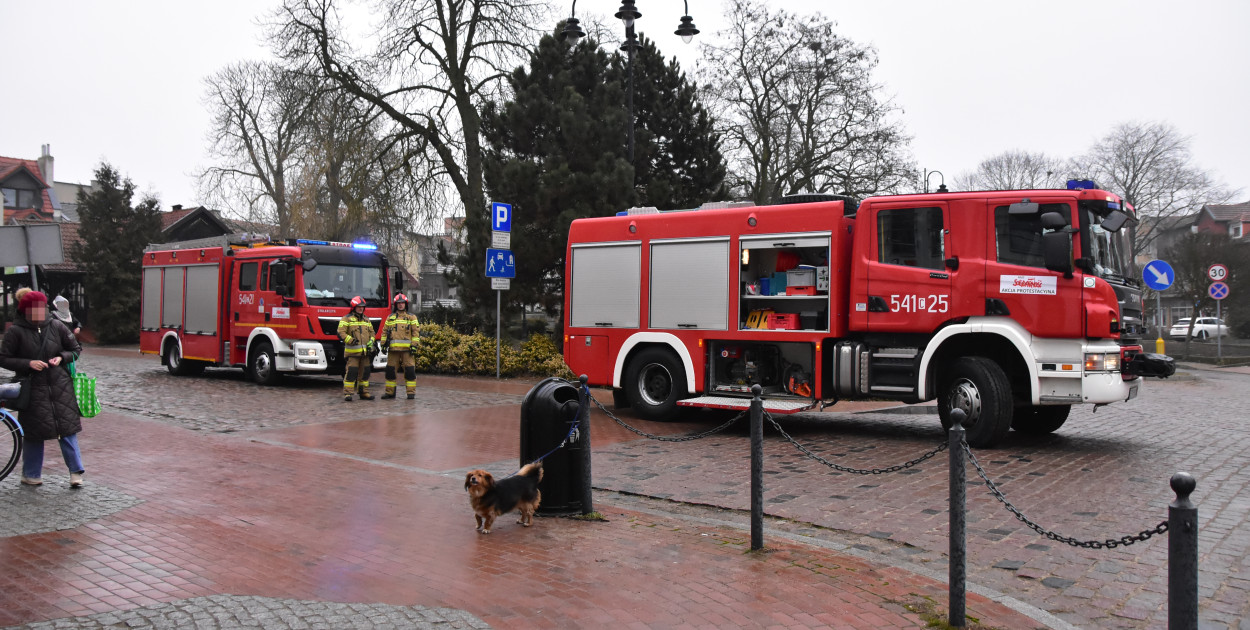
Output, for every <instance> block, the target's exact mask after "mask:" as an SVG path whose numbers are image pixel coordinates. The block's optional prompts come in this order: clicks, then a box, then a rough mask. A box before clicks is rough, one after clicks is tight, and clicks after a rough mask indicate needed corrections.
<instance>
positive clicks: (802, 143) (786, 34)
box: [699, 0, 917, 203]
mask: <svg viewBox="0 0 1250 630" xmlns="http://www.w3.org/2000/svg"><path fill="white" fill-rule="evenodd" d="M727 11H728V12H729V17H730V20H731V24H730V27H729V28H728V29H727V30H726V31H725V32H723V33H722V34H721V37H722V40H723V41H725V43H724V44H721V45H715V44H713V45H705V46H704V48H703V59H702V63H701V66H702V67H701V70H700V72H699V76H700V80H701V83H702V84H703V85H704V86H705V87H704V93H705V102H707V103H708V104H709V107H710V108H711V109H712V111H714V112H715V113H716V114H717V116H718V118H719V119H720V128H719V131H720V133H721V135H722V137H723V138H724V139H725V153H726V157H727V158H728V161H729V170H730V176H729V182H730V185H731V187H732V188H733V189H734V192H735V193H737V194H739V195H741V196H743V197H747V198H750V199H752V200H754V201H755V202H756V203H769V202H771V201H772V200H773V199H775V198H776V197H777V196H779V195H781V194H786V193H790V192H798V191H806V192H836V193H847V194H851V195H855V196H865V195H870V194H874V193H878V192H894V191H898V190H900V189H901V188H903V187H905V186H907V185H908V184H909V182H911V181H914V180H915V178H916V177H917V176H916V174H915V167H914V165H913V164H912V161H911V159H910V156H909V155H908V154H907V152H906V147H907V144H908V142H909V141H910V138H909V137H908V136H907V135H906V134H905V133H904V132H903V129H902V127H901V126H900V125H898V124H897V123H895V122H893V121H892V120H891V118H892V116H893V115H894V114H895V112H896V111H897V110H896V108H895V107H894V106H893V104H891V103H890V102H889V101H888V100H884V99H883V98H882V97H881V95H880V86H878V85H876V84H875V83H873V81H872V71H873V69H874V68H875V67H876V65H877V57H876V51H875V50H873V49H872V48H871V47H869V46H864V45H861V44H857V43H855V42H853V41H851V40H848V39H846V38H844V37H839V36H838V35H837V34H836V33H835V32H834V26H835V24H834V23H833V22H831V21H829V20H827V19H825V18H823V17H822V16H820V15H819V14H817V15H813V16H796V15H793V14H789V13H786V12H785V11H775V12H774V11H770V10H769V8H768V7H767V6H766V5H763V4H761V3H751V2H747V1H746V0H732V2H730V3H729V5H728V7H727Z"/></svg>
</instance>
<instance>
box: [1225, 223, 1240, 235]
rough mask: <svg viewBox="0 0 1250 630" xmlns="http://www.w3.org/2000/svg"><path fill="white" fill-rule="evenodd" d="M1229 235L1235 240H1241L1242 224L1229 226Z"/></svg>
mask: <svg viewBox="0 0 1250 630" xmlns="http://www.w3.org/2000/svg"><path fill="white" fill-rule="evenodd" d="M1228 235H1229V236H1231V237H1233V238H1241V222H1240V221H1238V222H1237V223H1233V224H1232V225H1230V226H1228Z"/></svg>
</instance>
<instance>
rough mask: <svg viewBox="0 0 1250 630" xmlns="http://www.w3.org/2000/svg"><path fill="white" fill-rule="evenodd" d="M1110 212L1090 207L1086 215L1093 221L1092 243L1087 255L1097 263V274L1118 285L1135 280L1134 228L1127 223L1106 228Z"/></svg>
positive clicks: (1089, 220)
mask: <svg viewBox="0 0 1250 630" xmlns="http://www.w3.org/2000/svg"><path fill="white" fill-rule="evenodd" d="M1107 214H1108V212H1107V211H1106V210H1103V211H1102V212H1101V213H1100V212H1098V211H1097V210H1094V209H1090V208H1087V209H1086V210H1085V218H1086V221H1087V222H1088V223H1089V236H1090V239H1089V240H1090V242H1089V246H1088V249H1087V251H1086V252H1085V255H1086V257H1088V258H1089V260H1090V262H1091V263H1092V265H1093V271H1094V273H1096V274H1098V275H1099V276H1100V277H1102V278H1104V279H1106V280H1111V281H1114V282H1116V283H1117V284H1129V283H1135V279H1136V277H1137V274H1135V273H1134V272H1133V229H1132V225H1131V222H1126V223H1125V224H1124V225H1122V226H1120V228H1119V229H1116V230H1108V229H1106V228H1103V227H1102V222H1103V220H1104V219H1106V218H1107Z"/></svg>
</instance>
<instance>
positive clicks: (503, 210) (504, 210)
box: [490, 202, 512, 232]
mask: <svg viewBox="0 0 1250 630" xmlns="http://www.w3.org/2000/svg"><path fill="white" fill-rule="evenodd" d="M490 229H492V230H494V231H496V232H511V231H512V204H508V203H499V202H495V203H492V204H490Z"/></svg>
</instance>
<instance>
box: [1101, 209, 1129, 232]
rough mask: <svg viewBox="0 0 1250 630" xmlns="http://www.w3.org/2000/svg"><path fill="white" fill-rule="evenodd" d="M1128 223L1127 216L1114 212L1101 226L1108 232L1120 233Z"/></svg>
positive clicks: (1117, 211)
mask: <svg viewBox="0 0 1250 630" xmlns="http://www.w3.org/2000/svg"><path fill="white" fill-rule="evenodd" d="M1127 221H1128V215H1127V214H1124V213H1123V212H1120V211H1119V210H1112V211H1111V214H1109V215H1107V218H1105V219H1103V220H1102V223H1100V224H1099V225H1100V227H1102V229H1104V230H1107V231H1108V232H1116V231H1119V229H1120V228H1122V227H1124V224H1125V223H1126V222H1127Z"/></svg>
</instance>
